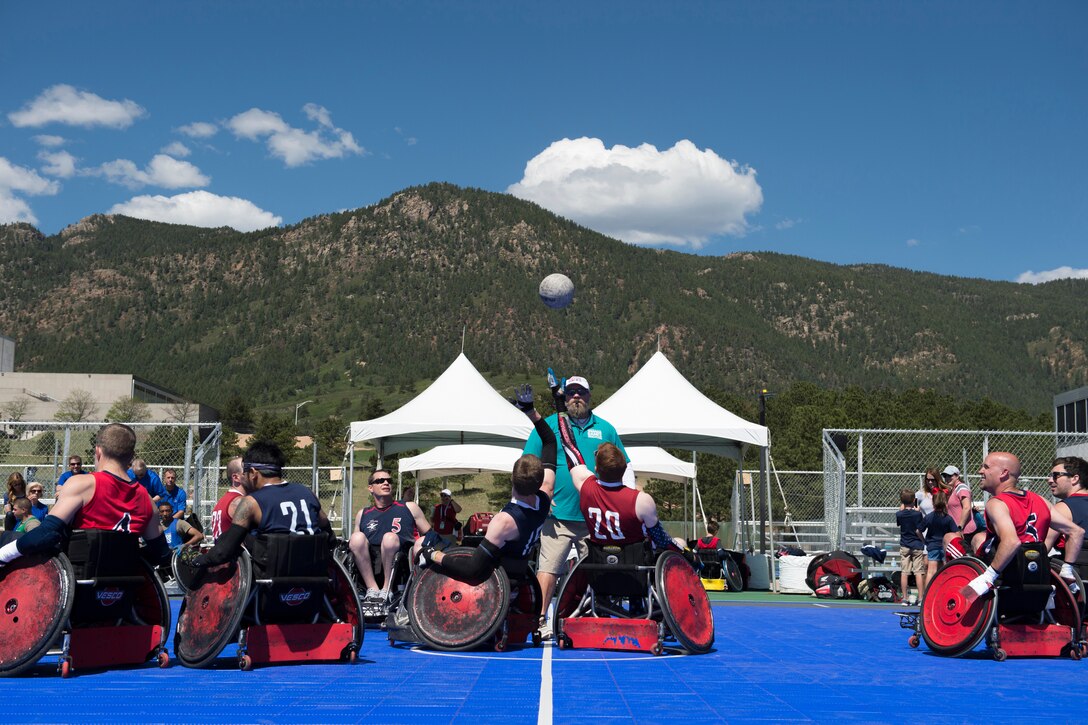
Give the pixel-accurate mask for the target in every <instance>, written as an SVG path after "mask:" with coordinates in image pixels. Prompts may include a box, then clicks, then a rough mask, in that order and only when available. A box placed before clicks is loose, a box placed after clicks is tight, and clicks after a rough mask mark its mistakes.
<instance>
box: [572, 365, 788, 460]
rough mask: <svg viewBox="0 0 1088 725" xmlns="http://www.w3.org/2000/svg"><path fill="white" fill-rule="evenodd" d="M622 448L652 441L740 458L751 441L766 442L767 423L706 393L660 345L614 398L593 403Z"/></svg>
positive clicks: (648, 443) (757, 444)
mask: <svg viewBox="0 0 1088 725" xmlns="http://www.w3.org/2000/svg"><path fill="white" fill-rule="evenodd" d="M593 412H594V413H596V414H597V415H599V416H600V417H602V418H604V419H605V420H607V421H608V422H609V423H611V424H612V425H613V426H615V428H616V431H617V432H618V433H619V434H620V437H621V438H622V439H623V444H624V447H628V446H634V445H654V446H663V447H666V448H683V449H686V450H690V451H701V452H705V453H716V454H718V455H722V456H729V457H731V458H734V459H736V460H738V461H739V460H741V456H742V455H743V451H744V448H745V447H746V446H749V445H753V446H760V447H763V448H766V447H767V441H768V437H767V428H766V426H762V425H758V424H756V423H749V422H748V421H746V420H744V419H743V418H741V417H739V416H737V415H734V414H733V413H730V412H729V411H728V410H726V409H725V408H723V407H721V406H720V405H718V404H717V403H715V402H714V401H713V400H711V399H710V398H708V397H706V396H705V395H703V394H702V393H700V392H699V390H698V389H697V388H696V387H695V386H694V385H692V384H691V383H689V382H688V381H687V379H686V378H685V377H684V376H683V375H681V374H680V373H679V371H677V369H676V368H674V367H673V366H672V363H670V362H669V361H668V358H666V357H665V355H664V354H662V353H661V351H660V350H659V351H658V352H656V353H654V356H653V357H651V358H650V359H649V361H647V363H646V364H645V365H643V366H642V369H641V370H639V371H638V372H637V373H635V374H634V376H633V377H632V378H631V379H630V380H628V381H627V383H626V384H625V385H624V386H623V387H622V388H620V389H619V390H617V391H616V392H615V393H614V394H613V395H612V397H610V398H609V399H608V400H606V401H605V402H603V403H601V404H600V405H598V406H595V407H594V410H593Z"/></svg>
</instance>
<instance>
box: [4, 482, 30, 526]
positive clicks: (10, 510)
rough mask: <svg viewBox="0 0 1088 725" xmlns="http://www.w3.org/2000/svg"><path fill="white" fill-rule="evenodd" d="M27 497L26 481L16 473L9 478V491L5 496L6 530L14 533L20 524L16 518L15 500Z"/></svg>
mask: <svg viewBox="0 0 1088 725" xmlns="http://www.w3.org/2000/svg"><path fill="white" fill-rule="evenodd" d="M24 496H26V479H25V478H23V474H21V473H19V472H18V471H16V472H15V473H12V474H11V475H10V476H8V490H7V493H6V494H5V495H4V530H5V531H14V530H15V527H16V526H17V525H18V524H19V522H18V520H17V519H16V518H15V507H14V504H15V499H17V498H23V497H24Z"/></svg>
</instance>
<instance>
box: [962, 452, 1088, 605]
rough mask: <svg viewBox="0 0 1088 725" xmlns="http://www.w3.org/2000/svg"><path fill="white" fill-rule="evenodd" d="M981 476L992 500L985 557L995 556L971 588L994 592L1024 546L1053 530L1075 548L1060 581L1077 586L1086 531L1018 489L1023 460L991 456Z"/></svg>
mask: <svg viewBox="0 0 1088 725" xmlns="http://www.w3.org/2000/svg"><path fill="white" fill-rule="evenodd" d="M978 472H979V475H980V476H981V477H982V490H983V491H985V492H986V493H988V494H990V500H989V501H987V502H986V543H985V544H983V553H984V554H992V555H993V559H992V560H991V561H990V566H988V567H987V568H986V571H984V572H983V573H982V574H979V575H978V576H977V577H975V578H974V579H973V580H971V583H970V585H969V586H970V587H971V588H972V589H974V590H975V592H976V593H977V594H979V595H982V594H985V593H986V592H987V591H989V590H990V589H992V588H993V586H994V581H995V580H996V579H997V577H998V575H999V574H1000V573H1001V571H1002V570H1003V569H1004V568H1005V567H1006V566H1008V564H1009V562H1010V561H1012V560H1013V558H1014V557H1015V556H1016V551H1017V549H1019V548H1020V545H1021V544H1029V543H1034V542H1037V541H1046V538H1047V535H1048V534H1049V533H1050V530H1051V529H1052V528H1053V529H1056V530H1057V531H1059V532H1060V533H1062V534H1065V535H1066V537H1067V540H1068V542H1069V544H1070V545H1072V551H1068V550H1067V551H1066V554H1065V556H1066V563H1065V564H1064V565H1063V566H1062V570H1061V577H1062V579H1065V580H1066V581H1067V582H1075V581H1076V577H1075V576H1074V575H1073V567H1072V563H1073V561H1076V557H1077V555H1076V552H1079V551H1080V546H1081V542H1082V541H1083V540H1084V529H1082V528H1081V527H1079V526H1077V525H1076V524H1075V523H1073V520H1072V519H1070V518H1069V517H1068V516H1066V515H1065V514H1063V513H1062V512H1060V511H1054V510H1052V509H1051V507H1050V504H1049V503H1047V502H1046V500H1045V499H1044V498H1043V497H1041V496H1039V495H1037V494H1034V493H1032V492H1031V491H1024V490H1021V489H1019V488H1017V485H1016V484H1017V482H1018V481H1019V479H1020V459H1018V458H1017V457H1016V456H1015V455H1013V454H1012V453H1006V452H1003V451H995V452H993V453H990V454H989V455H988V456H986V459H985V460H984V461H983V462H982V468H980V469H979V471H978ZM1070 559H1072V561H1070Z"/></svg>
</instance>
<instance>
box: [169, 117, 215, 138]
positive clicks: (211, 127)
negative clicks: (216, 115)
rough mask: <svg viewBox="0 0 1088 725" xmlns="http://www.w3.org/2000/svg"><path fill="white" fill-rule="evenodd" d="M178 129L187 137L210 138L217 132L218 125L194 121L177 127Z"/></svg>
mask: <svg viewBox="0 0 1088 725" xmlns="http://www.w3.org/2000/svg"><path fill="white" fill-rule="evenodd" d="M178 131H179V132H180V133H183V134H185V135H186V136H188V137H189V138H211V137H212V136H214V135H215V134H217V133H219V127H218V126H216V125H215V124H214V123H208V122H206V121H194V122H193V123H187V124H185V125H184V126H180V127H178Z"/></svg>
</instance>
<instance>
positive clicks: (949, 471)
mask: <svg viewBox="0 0 1088 725" xmlns="http://www.w3.org/2000/svg"><path fill="white" fill-rule="evenodd" d="M941 473H943V474H944V475H946V476H958V475H960V469H958V468H956V467H955V466H945V467H944V470H943V471H941Z"/></svg>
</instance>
